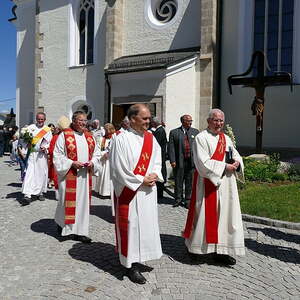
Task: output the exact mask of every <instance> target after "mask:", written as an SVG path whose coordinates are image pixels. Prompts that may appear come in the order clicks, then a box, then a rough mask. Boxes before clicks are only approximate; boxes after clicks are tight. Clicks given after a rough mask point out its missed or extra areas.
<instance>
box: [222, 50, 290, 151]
mask: <svg viewBox="0 0 300 300" xmlns="http://www.w3.org/2000/svg"><path fill="white" fill-rule="evenodd" d="M256 60H257V65H256V67H257V74H256V76H254V77H245V76H247V75H248V74H250V73H251V72H252V70H253V69H254V64H255V61H256ZM265 67H267V69H269V70H270V68H269V66H268V62H267V59H266V57H265V54H264V52H262V51H256V52H254V53H253V54H252V58H251V63H250V66H249V67H248V69H247V71H246V72H244V73H242V74H236V75H231V76H229V77H228V79H227V81H228V86H229V92H230V95H232V85H243V86H245V87H252V88H254V89H255V97H254V101H253V103H252V105H251V110H252V114H253V115H255V116H256V153H262V136H263V113H264V102H265V88H266V87H268V86H278V85H286V84H289V85H290V86H291V91H292V90H293V80H292V75H291V74H290V73H288V72H280V71H279V72H273V73H274V75H268V76H265Z"/></svg>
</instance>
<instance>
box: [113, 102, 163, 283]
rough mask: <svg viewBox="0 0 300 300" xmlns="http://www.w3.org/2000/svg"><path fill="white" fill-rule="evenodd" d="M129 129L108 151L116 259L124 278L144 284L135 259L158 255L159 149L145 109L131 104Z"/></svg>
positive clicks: (143, 278)
mask: <svg viewBox="0 0 300 300" xmlns="http://www.w3.org/2000/svg"><path fill="white" fill-rule="evenodd" d="M127 114H128V119H129V120H130V128H129V129H128V131H124V132H123V133H121V134H119V135H118V136H116V138H115V139H114V141H113V143H112V147H111V152H110V166H111V169H110V170H111V178H112V181H113V186H114V190H115V195H116V198H117V199H116V200H117V203H116V238H117V246H118V251H119V258H120V262H121V264H122V265H123V266H125V267H126V268H127V276H128V278H129V279H130V280H131V281H132V282H135V283H138V284H144V283H145V282H146V279H145V277H144V276H143V275H142V274H141V273H140V270H139V268H138V264H137V263H139V262H144V261H148V260H153V259H158V258H160V257H161V256H162V249H161V241H160V236H159V227H158V214H157V191H156V182H157V181H160V182H163V177H162V175H161V150H160V146H159V145H158V143H157V141H156V139H155V138H154V137H153V135H152V134H151V133H150V132H148V131H147V130H148V128H149V124H150V117H151V114H150V111H149V108H148V107H147V106H145V105H143V104H135V105H132V106H131V107H130V108H129V110H128V113H127Z"/></svg>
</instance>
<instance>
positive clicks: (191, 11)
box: [124, 0, 201, 55]
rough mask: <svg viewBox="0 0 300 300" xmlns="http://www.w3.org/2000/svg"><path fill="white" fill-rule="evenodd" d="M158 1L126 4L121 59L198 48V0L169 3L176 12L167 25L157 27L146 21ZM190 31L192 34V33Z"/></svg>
mask: <svg viewBox="0 0 300 300" xmlns="http://www.w3.org/2000/svg"><path fill="white" fill-rule="evenodd" d="M159 1H160V0H144V1H142V0H125V11H124V22H125V24H124V25H125V36H124V55H135V54H140V53H149V52H159V51H167V50H173V49H180V48H189V47H196V46H199V43H200V2H201V1H200V0H181V1H177V0H170V2H176V3H177V4H178V11H177V14H176V15H175V17H174V19H173V20H171V21H170V23H169V24H166V25H164V26H157V25H155V24H154V23H152V22H151V20H149V17H148V12H149V7H150V6H151V4H152V5H154V4H156V3H157V2H159ZM191 28H192V30H191Z"/></svg>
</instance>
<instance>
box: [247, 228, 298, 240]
mask: <svg viewBox="0 0 300 300" xmlns="http://www.w3.org/2000/svg"><path fill="white" fill-rule="evenodd" d="M248 229H250V230H254V231H261V232H262V233H263V234H264V235H267V236H269V237H271V238H273V239H276V240H284V241H286V242H290V243H296V244H300V235H299V234H292V233H287V232H282V231H280V230H277V229H274V228H257V227H248Z"/></svg>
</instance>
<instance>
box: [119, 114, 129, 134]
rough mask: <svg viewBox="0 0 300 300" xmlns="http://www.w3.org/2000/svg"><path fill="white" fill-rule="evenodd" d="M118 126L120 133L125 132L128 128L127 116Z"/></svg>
mask: <svg viewBox="0 0 300 300" xmlns="http://www.w3.org/2000/svg"><path fill="white" fill-rule="evenodd" d="M120 125H121V128H120V129H119V131H120V132H124V131H127V130H128V129H129V128H130V121H129V119H128V117H127V116H126V117H125V118H124V119H123V120H122V122H121V124H120Z"/></svg>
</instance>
